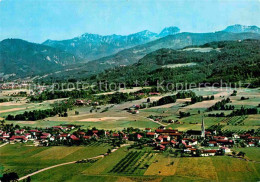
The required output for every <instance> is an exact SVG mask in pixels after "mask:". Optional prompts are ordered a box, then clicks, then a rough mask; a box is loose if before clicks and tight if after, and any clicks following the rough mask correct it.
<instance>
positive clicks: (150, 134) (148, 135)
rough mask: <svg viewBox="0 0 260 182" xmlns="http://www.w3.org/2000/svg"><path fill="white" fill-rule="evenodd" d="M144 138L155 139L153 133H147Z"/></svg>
mask: <svg viewBox="0 0 260 182" xmlns="http://www.w3.org/2000/svg"><path fill="white" fill-rule="evenodd" d="M146 136H147V137H149V138H155V137H156V133H154V132H147V133H146Z"/></svg>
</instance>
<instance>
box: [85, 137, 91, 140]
mask: <svg viewBox="0 0 260 182" xmlns="http://www.w3.org/2000/svg"><path fill="white" fill-rule="evenodd" d="M83 138H84V139H85V140H89V139H91V136H83Z"/></svg>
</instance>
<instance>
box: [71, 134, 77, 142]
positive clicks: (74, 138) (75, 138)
mask: <svg viewBox="0 0 260 182" xmlns="http://www.w3.org/2000/svg"><path fill="white" fill-rule="evenodd" d="M70 139H72V140H73V141H78V140H79V138H78V137H76V136H75V135H71V136H70Z"/></svg>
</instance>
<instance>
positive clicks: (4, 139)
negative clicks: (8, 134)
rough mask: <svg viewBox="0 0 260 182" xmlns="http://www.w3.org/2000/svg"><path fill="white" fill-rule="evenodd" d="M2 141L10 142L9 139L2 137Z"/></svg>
mask: <svg viewBox="0 0 260 182" xmlns="http://www.w3.org/2000/svg"><path fill="white" fill-rule="evenodd" d="M0 141H3V142H7V141H8V139H7V138H5V137H2V136H1V137H0Z"/></svg>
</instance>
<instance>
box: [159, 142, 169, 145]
mask: <svg viewBox="0 0 260 182" xmlns="http://www.w3.org/2000/svg"><path fill="white" fill-rule="evenodd" d="M167 144H170V142H161V145H167Z"/></svg>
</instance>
